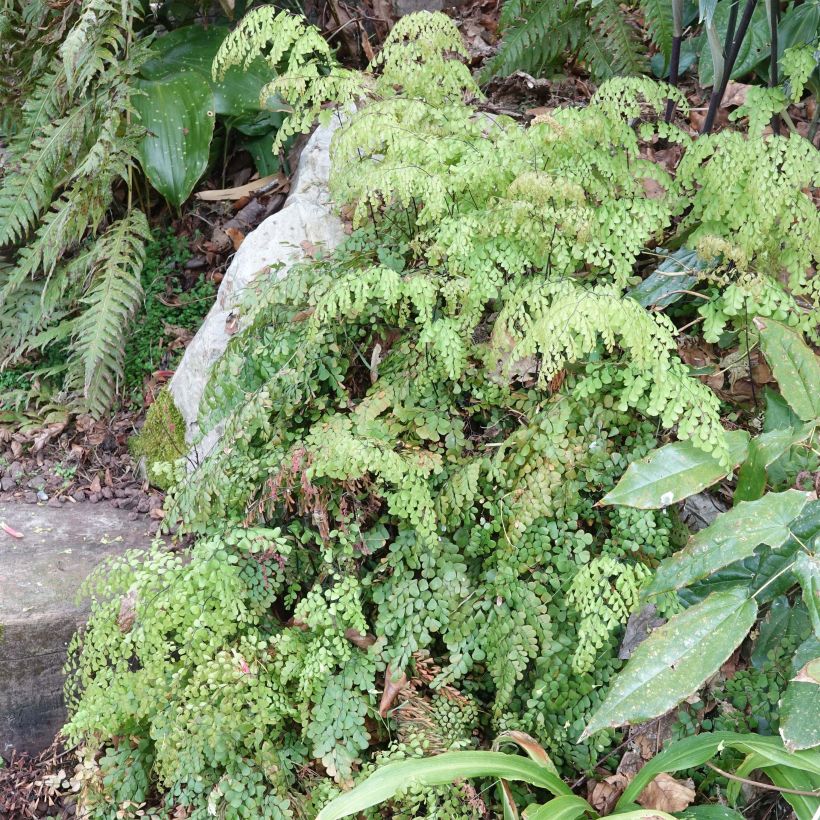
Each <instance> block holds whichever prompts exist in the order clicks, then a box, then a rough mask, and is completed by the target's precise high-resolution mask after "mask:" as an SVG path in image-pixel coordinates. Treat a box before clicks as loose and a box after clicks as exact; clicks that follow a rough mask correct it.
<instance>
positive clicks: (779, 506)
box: [648, 490, 810, 595]
mask: <svg viewBox="0 0 820 820" xmlns="http://www.w3.org/2000/svg"><path fill="white" fill-rule="evenodd" d="M809 498H810V496H809V494H808V493H803V492H800V491H799V490H787V491H786V492H784V493H768V494H767V495H765V496H763V498H761V499H759V500H758V501H745V502H741V503H740V504H738V506H736V507H733V508H732V509H731V510H729V511H728V512H725V513H723V514H722V515H719V516H718V517H717V518H716V519H715V521H714V523H712V524H711V525H710V526H708V527H706V529H704V530H701V531H700V532H699V533H697V535H695V536H693V537H692V539H691V540H690V541H689V543H688V544H687V546H686V549H683V550H681V551H680V552H677V553H675V555H673V556H672V557H671V558H667V559H666V560H665V561H663V562H662V563H661V565H660V567H658V571H657V573H656V574H655V577H654V579H653V580H652V584H651V586H650V587H649V590H648V594H650V595H658V594H660V593H662V592H667V591H668V590H672V589H680V588H681V587H684V586H687V585H688V584H690V583H692V581H696V580H698V579H699V578H705V577H706V576H707V575H710V574H711V573H713V572H714V571H715V570H718V569H721V567H725V566H728V565H729V564H731V563H733V562H734V561H741V560H743V559H744V558H748V557H749V556H750V555H752V554H754V551H755V548H756V547H757V546H758V545H759V544H768V545H769V546H770V547H779V546H780V545H781V544H783V543H784V542H785V541H786V539H787V538H788V537H789V534H790V531H789V524H791V522H792V521H793V520H794V519H795V518H797V516H798V515H800V513H801V512H803V508H804V507H805V506H806V504H807V503H808V501H809Z"/></svg>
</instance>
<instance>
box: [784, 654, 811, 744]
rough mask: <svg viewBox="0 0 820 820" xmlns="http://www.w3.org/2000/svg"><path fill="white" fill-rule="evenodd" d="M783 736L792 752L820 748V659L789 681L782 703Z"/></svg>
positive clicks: (809, 664)
mask: <svg viewBox="0 0 820 820" xmlns="http://www.w3.org/2000/svg"><path fill="white" fill-rule="evenodd" d="M780 736H781V737H782V738H783V743H784V744H785V745H786V748H787V749H788V750H789V751H792V752H793V751H795V750H797V749H812V748H814V747H815V746H820V658H816V659H815V660H812V661H809V663H807V664H806V665H805V666H804V667H803V668H802V669H801V670H800V671H799V672H798V673H797V675H796V676H795V678H794V679H793V680H791V681H789V684H788V686H787V687H786V691H785V692H784V693H783V698H782V700H781V701H780Z"/></svg>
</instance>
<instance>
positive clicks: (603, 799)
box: [587, 773, 629, 815]
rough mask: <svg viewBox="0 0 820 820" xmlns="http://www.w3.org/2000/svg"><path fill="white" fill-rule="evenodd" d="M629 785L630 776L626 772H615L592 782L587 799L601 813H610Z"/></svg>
mask: <svg viewBox="0 0 820 820" xmlns="http://www.w3.org/2000/svg"><path fill="white" fill-rule="evenodd" d="M628 785H629V778H628V777H627V776H626V775H625V774H617V773H616V774H613V775H610V776H609V777H606V778H604V779H603V780H601V781H598V782H596V783H592V784H590V788H589V789H588V792H587V795H588V796H587V799H588V800H589V803H590V805H591V806H592V808H594V809H595V811H597V812H598V813H599V814H603V815H606V814H610V813H611V812H612V809H614V808H615V804H616V803H617V802H618V798H619V797H620V796H621V795H622V794H623V793H624V789H625V788H626V787H627V786H628Z"/></svg>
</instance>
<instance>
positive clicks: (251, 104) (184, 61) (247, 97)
mask: <svg viewBox="0 0 820 820" xmlns="http://www.w3.org/2000/svg"><path fill="white" fill-rule="evenodd" d="M228 31H229V29H228V27H227V26H209V27H208V28H205V27H203V26H200V25H191V26H184V27H183V28H178V29H175V30H174V31H171V32H169V33H168V34H165V35H163V36H162V37H159V38H157V39H156V40H155V41H154V42H153V43H152V44H151V56H150V57H149V59H148V60H146V62H145V63H144V64H143V66H142V68H141V69H140V75H141V76H142V77H144V78H145V79H148V80H160V79H163V80H165V79H170V78H173V77H176V76H179V74H181V73H190V72H195V73H197V74H198V75H199V76H201V77H202V79H203V81H205V82H206V83H208V84H209V85H210V86H211V89H212V91H213V94H214V111H215V112H216V113H217V114H220V115H225V116H229V117H237V116H240V115H243V114H246V113H248V112H256V111H259V110H260V108H261V106H260V102H259V93H260V92H261V90H262V89H263V88H264V87H265V86H266V85H267V84H268V83H269V82H270V81H271V80H272V79H273V77H272V72H271V69H270V67H269V66H268V65H267V63H265V61H264V60H261V59H259V60H254V61H253V62H251V63H250V65H248V66H247V67H243V66H234V67H233V68H230V69H228V71H226V73H225V76H224V77H223V78H222V79H221V80H214V79H213V77H212V73H211V66H212V65H213V61H214V57H215V56H216V53H217V51H219V47H220V46H221V45H222V42H223V40H224V39H225V37H226V36H227V34H228Z"/></svg>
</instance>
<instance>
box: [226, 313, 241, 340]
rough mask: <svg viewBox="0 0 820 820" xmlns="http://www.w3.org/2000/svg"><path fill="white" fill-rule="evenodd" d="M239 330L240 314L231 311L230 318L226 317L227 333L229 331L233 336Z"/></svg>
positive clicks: (229, 334)
mask: <svg viewBox="0 0 820 820" xmlns="http://www.w3.org/2000/svg"><path fill="white" fill-rule="evenodd" d="M237 330H239V316H237V314H235V313H234V312H233V311H231V312H230V313H229V314H228V318H227V319H225V333H227V334H228V336H233V335H234V333H236V331H237Z"/></svg>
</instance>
